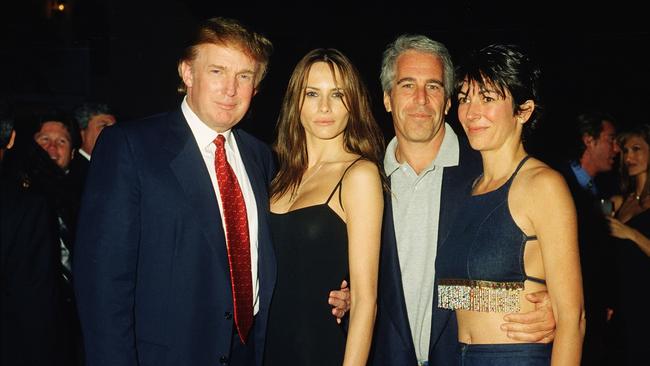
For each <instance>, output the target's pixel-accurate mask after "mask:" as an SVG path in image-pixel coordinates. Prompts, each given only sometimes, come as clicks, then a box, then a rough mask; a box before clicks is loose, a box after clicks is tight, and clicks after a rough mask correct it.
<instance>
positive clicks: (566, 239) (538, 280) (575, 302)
mask: <svg viewBox="0 0 650 366" xmlns="http://www.w3.org/2000/svg"><path fill="white" fill-rule="evenodd" d="M459 71H460V72H459V74H458V76H459V79H458V84H457V88H458V89H457V90H458V103H459V105H458V119H459V120H460V122H461V124H462V126H463V129H464V130H465V133H467V136H468V138H469V142H470V144H471V146H472V148H474V149H476V150H478V151H480V153H481V157H482V160H483V173H482V174H481V175H480V176H479V177H477V178H476V179H475V180H474V182H473V184H472V185H471V186H468V187H467V196H466V199H465V200H464V201H463V202H461V203H459V204H461V205H462V206H461V209H460V210H459V212H461V214H459V215H458V217H457V219H456V223H455V225H453V229H452V231H451V232H450V233H449V235H448V236H447V238H446V239H445V241H444V242H443V243H442V245H441V246H440V247H439V248H438V258H437V261H436V278H437V289H438V306H439V307H441V308H447V309H451V310H454V311H455V312H456V315H457V321H458V341H459V348H458V352H459V353H460V358H461V360H462V364H463V365H465V366H474V365H508V366H513V365H549V364H558V365H559V364H562V365H579V364H580V356H581V349H582V339H583V336H584V330H585V323H584V310H583V296H582V280H581V275H580V273H581V272H580V261H579V256H578V244H577V227H576V213H575V208H574V205H573V201H572V199H571V195H570V193H569V190H568V188H567V185H566V183H565V182H564V180H563V178H562V177H561V175H560V174H559V173H557V172H556V171H554V170H552V169H551V168H549V167H548V166H547V165H546V164H544V163H542V162H541V161H539V160H537V159H534V158H531V157H529V156H528V154H527V153H526V150H525V149H524V146H523V143H522V133H524V132H526V130H529V129H531V128H532V127H534V124H535V122H536V121H537V117H538V114H539V110H540V105H539V96H538V89H537V84H538V81H539V68H538V67H537V66H536V65H535V64H534V63H533V62H532V61H531V59H530V58H529V57H528V56H527V55H526V54H524V53H522V52H521V51H520V50H519V48H518V47H516V46H506V45H491V46H487V47H485V48H483V49H481V50H479V51H477V52H475V53H474V54H472V55H471V57H469V58H468V59H467V60H466V62H465V63H464V64H463V66H461V68H460V70H459ZM543 289H547V290H548V292H549V295H550V298H551V303H552V306H553V313H554V314H555V319H556V327H557V328H556V333H555V339H554V342H553V344H552V345H551V344H536V343H521V342H518V341H515V340H513V339H511V338H508V337H507V336H506V334H505V332H504V331H502V330H501V329H500V327H499V326H500V325H501V323H502V322H503V316H504V314H506V313H510V312H527V311H530V310H533V309H534V304H532V303H530V302H529V301H528V300H527V299H526V296H525V295H526V294H528V293H531V292H535V291H540V290H543Z"/></svg>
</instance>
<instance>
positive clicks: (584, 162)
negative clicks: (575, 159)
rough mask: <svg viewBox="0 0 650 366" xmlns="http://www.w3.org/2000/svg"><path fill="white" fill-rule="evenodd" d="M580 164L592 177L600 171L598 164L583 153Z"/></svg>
mask: <svg viewBox="0 0 650 366" xmlns="http://www.w3.org/2000/svg"><path fill="white" fill-rule="evenodd" d="M580 166H581V167H582V169H583V170H584V171H585V172H587V174H589V176H590V177H592V178H593V177H595V176H596V175H597V174H598V173H599V172H598V168H597V167H596V164H594V163H593V162H592V161H591V159H589V157H588V156H586V155H582V157H581V158H580Z"/></svg>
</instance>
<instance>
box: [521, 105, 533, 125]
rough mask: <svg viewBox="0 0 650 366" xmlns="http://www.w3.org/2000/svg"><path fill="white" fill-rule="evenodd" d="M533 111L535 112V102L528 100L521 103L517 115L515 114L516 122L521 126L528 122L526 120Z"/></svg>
mask: <svg viewBox="0 0 650 366" xmlns="http://www.w3.org/2000/svg"><path fill="white" fill-rule="evenodd" d="M534 110H535V102H533V101H532V100H530V99H528V100H527V101H525V102H523V103H522V104H521V105H520V106H519V113H518V114H517V122H519V123H521V124H522V125H523V124H524V123H526V122H528V119H529V118H530V116H531V115H532V114H533V111H534Z"/></svg>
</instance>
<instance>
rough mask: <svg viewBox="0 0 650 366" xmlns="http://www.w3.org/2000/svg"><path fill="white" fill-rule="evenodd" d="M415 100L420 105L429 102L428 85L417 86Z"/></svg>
mask: <svg viewBox="0 0 650 366" xmlns="http://www.w3.org/2000/svg"><path fill="white" fill-rule="evenodd" d="M415 101H416V102H417V103H418V104H420V105H425V104H427V103H429V95H427V90H426V87H417V90H416V91H415Z"/></svg>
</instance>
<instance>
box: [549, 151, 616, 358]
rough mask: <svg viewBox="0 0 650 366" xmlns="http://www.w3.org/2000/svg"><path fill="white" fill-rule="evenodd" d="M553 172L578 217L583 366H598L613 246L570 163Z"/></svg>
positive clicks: (594, 202) (595, 200)
mask: <svg viewBox="0 0 650 366" xmlns="http://www.w3.org/2000/svg"><path fill="white" fill-rule="evenodd" d="M556 168H557V169H558V170H559V171H560V173H562V175H563V176H564V179H565V180H566V182H567V185H568V186H569V190H570V191H571V195H572V196H573V202H574V203H575V206H576V213H577V216H578V247H579V249H580V266H581V268H582V283H583V285H582V287H583V292H584V302H585V314H586V319H587V330H586V332H585V339H584V343H583V348H582V350H583V351H582V355H583V356H582V364H583V365H598V364H600V363H601V362H603V359H604V355H605V353H604V352H605V350H606V347H605V346H606V343H607V341H606V339H605V334H606V332H607V328H606V327H607V318H606V312H607V308H608V307H609V305H611V304H610V303H611V298H612V296H613V295H612V292H611V291H610V290H609V289H611V288H612V286H613V285H614V284H613V282H612V274H611V271H608V270H605V269H608V268H611V267H612V266H613V265H614V261H613V259H612V255H613V254H614V252H613V250H612V249H611V247H612V245H613V243H612V242H611V240H612V239H611V237H610V235H609V225H608V224H607V221H606V220H605V216H604V215H603V214H602V212H601V210H600V202H599V199H598V197H594V196H593V195H592V194H591V192H589V191H588V190H586V189H584V188H582V186H580V184H579V183H578V179H577V178H576V176H575V173H573V170H572V169H571V166H570V164H569V163H564V164H559V165H558V166H557V167H556Z"/></svg>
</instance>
